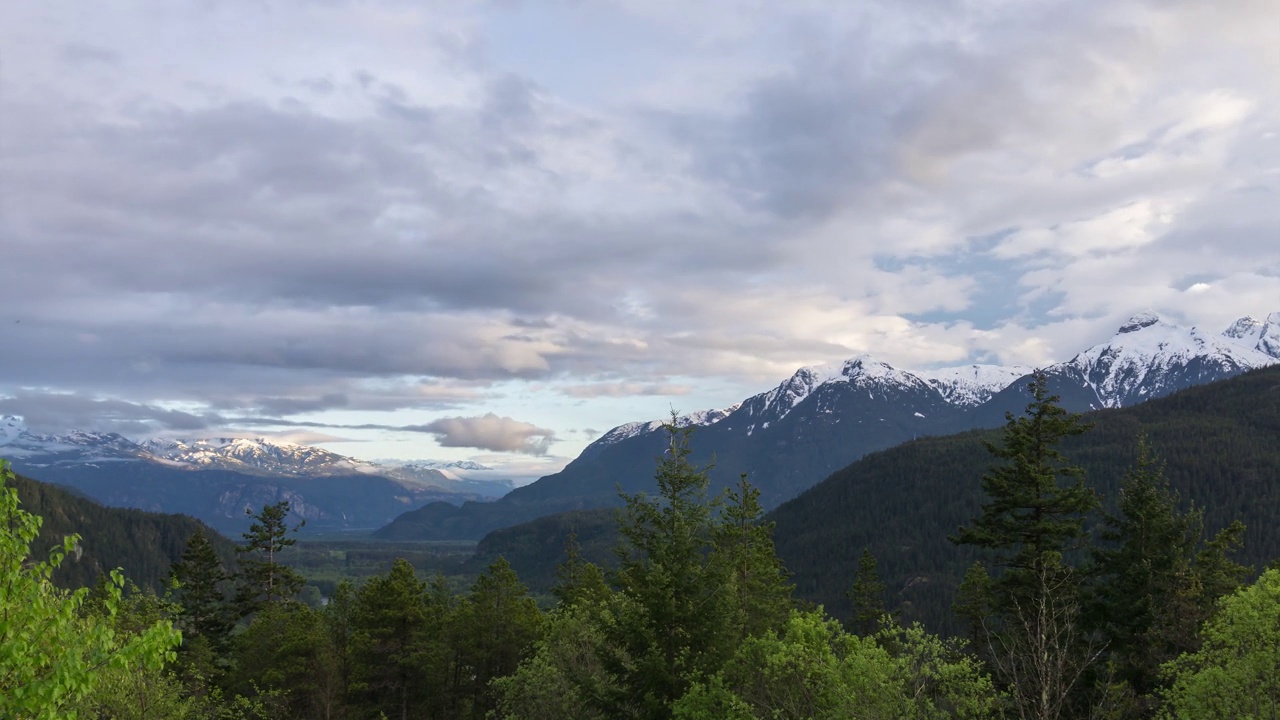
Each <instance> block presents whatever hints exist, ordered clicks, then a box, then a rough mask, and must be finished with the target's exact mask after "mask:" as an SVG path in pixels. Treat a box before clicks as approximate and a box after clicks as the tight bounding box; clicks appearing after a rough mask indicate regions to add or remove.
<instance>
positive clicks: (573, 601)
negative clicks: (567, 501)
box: [551, 532, 612, 607]
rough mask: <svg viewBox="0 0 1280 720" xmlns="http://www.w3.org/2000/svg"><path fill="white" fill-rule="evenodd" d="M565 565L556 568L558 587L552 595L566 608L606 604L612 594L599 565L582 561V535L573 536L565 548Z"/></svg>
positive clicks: (553, 587) (554, 586)
mask: <svg viewBox="0 0 1280 720" xmlns="http://www.w3.org/2000/svg"><path fill="white" fill-rule="evenodd" d="M564 552H565V561H564V562H562V563H560V564H559V565H558V566H556V583H555V585H553V586H552V587H551V594H552V595H554V596H555V597H556V600H558V601H559V602H560V605H561V606H562V607H569V606H571V605H577V604H579V603H597V602H603V601H604V600H605V599H606V598H607V597H608V596H609V594H610V593H611V592H612V591H610V590H609V586H608V584H607V583H606V582H605V579H604V571H603V570H601V569H600V566H599V565H596V564H595V563H591V562H587V561H586V559H584V558H583V557H582V546H581V545H580V544H578V534H577V533H576V532H570V533H569V537H568V539H567V540H565V544H564Z"/></svg>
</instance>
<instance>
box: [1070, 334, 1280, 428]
mask: <svg viewBox="0 0 1280 720" xmlns="http://www.w3.org/2000/svg"><path fill="white" fill-rule="evenodd" d="M1248 320H1249V319H1248V318H1245V319H1242V320H1240V321H1237V322H1236V324H1234V325H1232V327H1231V328H1229V329H1228V332H1227V333H1224V334H1222V335H1211V334H1207V333H1204V332H1202V331H1200V330H1199V329H1197V328H1191V329H1189V330H1188V329H1186V328H1182V327H1178V326H1176V325H1170V324H1168V323H1166V322H1164V321H1162V320H1161V319H1160V318H1159V317H1157V316H1156V315H1155V314H1154V313H1141V314H1139V315H1135V316H1134V317H1133V318H1131V319H1130V320H1129V322H1127V323H1125V324H1124V325H1122V326H1121V327H1120V329H1119V331H1118V332H1117V334H1116V336H1115V337H1113V338H1112V339H1111V340H1109V341H1107V342H1105V343H1102V344H1099V345H1095V346H1093V347H1091V348H1089V349H1088V350H1085V351H1084V352H1082V353H1080V354H1079V355H1076V356H1075V357H1074V358H1072V359H1071V360H1070V361H1068V362H1066V363H1061V364H1060V365H1056V366H1053V367H1052V368H1050V370H1051V371H1052V370H1055V369H1056V370H1065V371H1068V372H1070V371H1074V372H1073V373H1072V374H1078V375H1079V376H1080V377H1081V379H1083V380H1084V382H1085V383H1086V384H1087V385H1088V386H1090V387H1091V388H1092V389H1093V390H1094V392H1095V393H1096V394H1097V397H1098V402H1099V403H1100V404H1101V406H1102V407H1123V406H1126V405H1132V404H1134V403H1136V402H1141V401H1143V400H1146V399H1149V398H1151V397H1156V396H1158V395H1164V394H1167V393H1169V392H1172V391H1174V390H1176V389H1179V388H1182V387H1186V386H1188V385H1191V384H1200V383H1204V382H1210V381H1212V380H1216V379H1220V378H1224V377H1227V376H1229V375H1233V374H1236V373H1240V372H1244V371H1246V370H1253V369H1255V368H1260V367H1265V366H1267V365H1271V364H1274V363H1275V362H1276V358H1275V357H1272V356H1270V355H1267V354H1264V353H1263V352H1260V351H1258V350H1257V349H1254V348H1251V347H1247V346H1246V345H1245V344H1244V343H1242V342H1241V341H1240V338H1237V337H1233V336H1232V335H1231V334H1230V333H1232V332H1235V333H1236V334H1237V335H1240V336H1243V337H1252V335H1251V331H1250V329H1249V328H1250V323H1249V322H1248ZM1255 322H1256V321H1255Z"/></svg>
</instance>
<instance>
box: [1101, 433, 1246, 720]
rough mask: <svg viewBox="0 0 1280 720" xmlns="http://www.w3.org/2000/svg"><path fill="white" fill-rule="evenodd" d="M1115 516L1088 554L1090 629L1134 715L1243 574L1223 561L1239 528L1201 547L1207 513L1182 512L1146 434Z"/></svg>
mask: <svg viewBox="0 0 1280 720" xmlns="http://www.w3.org/2000/svg"><path fill="white" fill-rule="evenodd" d="M1118 510H1119V513H1118V514H1117V515H1110V514H1108V515H1107V516H1105V518H1104V526H1103V529H1102V531H1101V533H1099V538H1100V540H1101V542H1102V543H1104V545H1103V546H1102V547H1100V548H1097V549H1095V550H1094V551H1093V553H1092V555H1093V561H1094V565H1095V567H1094V573H1095V575H1096V586H1095V588H1094V589H1093V593H1092V596H1093V607H1092V608H1091V610H1092V614H1093V616H1094V619H1093V622H1094V624H1095V625H1096V626H1097V627H1098V628H1099V629H1100V630H1101V632H1102V633H1103V636H1104V637H1105V638H1106V639H1107V641H1108V648H1107V649H1108V652H1109V653H1110V655H1111V667H1112V668H1113V670H1114V675H1115V677H1114V679H1113V682H1116V681H1118V682H1122V683H1124V684H1125V685H1127V687H1128V688H1129V689H1130V690H1131V691H1132V693H1133V695H1134V696H1135V702H1134V703H1133V709H1134V712H1136V713H1137V714H1139V715H1142V716H1148V715H1150V713H1151V712H1153V711H1154V707H1155V698H1154V695H1155V694H1156V692H1157V691H1158V690H1159V688H1160V687H1161V686H1162V682H1161V671H1160V666H1161V665H1162V664H1164V663H1167V662H1169V661H1170V660H1172V659H1174V658H1176V657H1178V656H1179V655H1181V654H1183V653H1188V652H1194V651H1195V650H1197V649H1198V648H1199V628H1200V625H1201V624H1202V623H1203V622H1204V621H1205V620H1207V619H1208V618H1209V617H1210V616H1211V615H1212V613H1213V611H1214V609H1215V607H1216V604H1217V601H1218V599H1219V598H1220V597H1222V596H1223V595H1225V594H1227V593H1228V592H1231V591H1233V590H1234V589H1235V588H1236V587H1237V586H1238V585H1239V583H1240V581H1241V579H1242V578H1243V576H1244V573H1245V571H1246V569H1245V568H1244V567H1243V566H1241V565H1238V564H1236V563H1235V562H1234V561H1232V560H1231V559H1230V558H1228V557H1227V555H1228V554H1229V553H1230V552H1231V551H1232V550H1233V549H1234V548H1235V547H1236V546H1238V541H1239V536H1240V534H1241V533H1242V532H1243V527H1242V526H1240V525H1239V523H1235V524H1233V525H1231V526H1229V527H1228V528H1227V529H1226V530H1224V531H1223V532H1222V533H1219V535H1218V536H1217V537H1215V538H1214V539H1213V540H1212V541H1210V542H1209V543H1208V544H1207V545H1205V547H1203V548H1201V547H1200V546H1201V544H1202V536H1203V526H1204V519H1203V518H1204V514H1203V512H1202V511H1200V510H1198V509H1195V508H1193V509H1191V510H1189V511H1186V512H1183V511H1181V510H1179V508H1178V495H1177V493H1175V492H1174V491H1173V490H1171V489H1170V488H1169V483H1168V481H1167V480H1166V479H1165V476H1164V464H1163V463H1162V462H1160V461H1159V460H1158V459H1157V458H1156V457H1155V454H1154V452H1153V451H1152V449H1151V447H1150V445H1149V444H1148V442H1147V439H1146V437H1145V435H1144V436H1139V438H1138V456H1137V460H1136V462H1135V465H1134V466H1133V467H1131V468H1130V469H1129V470H1127V471H1126V472H1125V474H1124V477H1123V478H1122V479H1121V483H1120V494H1119V502H1118Z"/></svg>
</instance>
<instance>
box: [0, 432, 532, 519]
mask: <svg viewBox="0 0 1280 720" xmlns="http://www.w3.org/2000/svg"><path fill="white" fill-rule="evenodd" d="M0 457H5V458H8V459H9V460H10V461H11V462H12V463H13V466H14V468H15V469H16V470H19V471H21V472H24V473H26V474H28V475H31V476H33V477H36V478H38V479H41V480H45V481H49V482H56V483H60V484H63V485H66V486H68V487H71V488H74V489H76V490H78V491H80V492H83V493H85V494H87V495H89V496H90V497H92V498H94V499H96V500H98V501H100V502H103V503H106V504H108V505H112V506H116V507H136V508H142V509H146V510H151V511H154V512H180V513H185V514H188V515H191V516H193V517H198V518H200V519H202V520H204V521H205V522H208V523H209V524H211V525H213V526H215V527H217V528H219V529H222V530H224V531H227V532H239V531H240V530H242V529H243V528H244V527H246V526H247V524H246V519H245V515H244V510H245V509H246V508H248V509H251V510H254V511H256V510H258V509H259V508H261V507H262V505H264V504H267V503H273V502H279V501H281V500H288V501H289V502H290V503H291V505H292V508H293V512H294V514H295V516H296V517H297V518H298V519H305V520H306V521H307V523H308V525H307V529H308V530H328V529H373V528H376V527H379V526H381V525H384V524H386V523H387V522H388V521H389V520H391V519H392V518H394V517H395V516H397V515H398V514H400V513H402V512H404V511H405V510H407V509H412V508H414V507H418V506H420V505H422V504H424V503H427V502H436V501H439V502H454V503H460V502H464V501H467V500H484V499H490V498H493V497H497V496H499V495H501V494H503V493H505V492H507V491H508V490H510V488H511V483H510V482H509V481H504V480H496V479H495V480H471V479H465V478H460V477H458V476H456V475H454V474H452V473H448V472H444V471H440V470H434V469H430V468H421V467H412V466H406V467H388V466H384V465H379V464H377V463H371V462H365V461H361V460H356V459H354V458H350V457H346V456H344V455H339V454H337V453H333V452H329V451H327V450H324V449H321V448H316V447H310V446H306V445H295V444H292V443H284V442H276V441H272V440H266V439H262V438H258V439H248V438H215V439H194V440H167V439H166V440H144V441H142V442H133V441H131V440H129V439H128V438H125V437H123V436H120V435H117V434H115V433H92V432H80V431H76V432H71V433H67V434H64V435H41V434H35V433H32V432H30V431H29V430H28V429H27V428H26V426H25V425H24V424H23V423H22V421H21V420H20V419H19V418H15V417H11V416H6V417H4V418H0Z"/></svg>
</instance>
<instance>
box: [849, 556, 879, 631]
mask: <svg viewBox="0 0 1280 720" xmlns="http://www.w3.org/2000/svg"><path fill="white" fill-rule="evenodd" d="M884 592H885V585H884V583H882V582H880V575H879V573H877V572H876V556H875V555H872V554H871V549H870V548H863V550H862V557H861V558H859V559H858V574H857V575H855V576H854V578H853V587H852V588H850V589H849V599H850V600H851V601H852V602H853V615H852V617H851V618H850V623H849V625H850V630H852V631H853V634H854V635H859V636H861V637H868V636H871V635H874V634H876V633H877V632H879V631H880V629H881V620H882V619H883V618H884V616H885V615H886V614H888V610H886V609H885V606H884Z"/></svg>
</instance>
